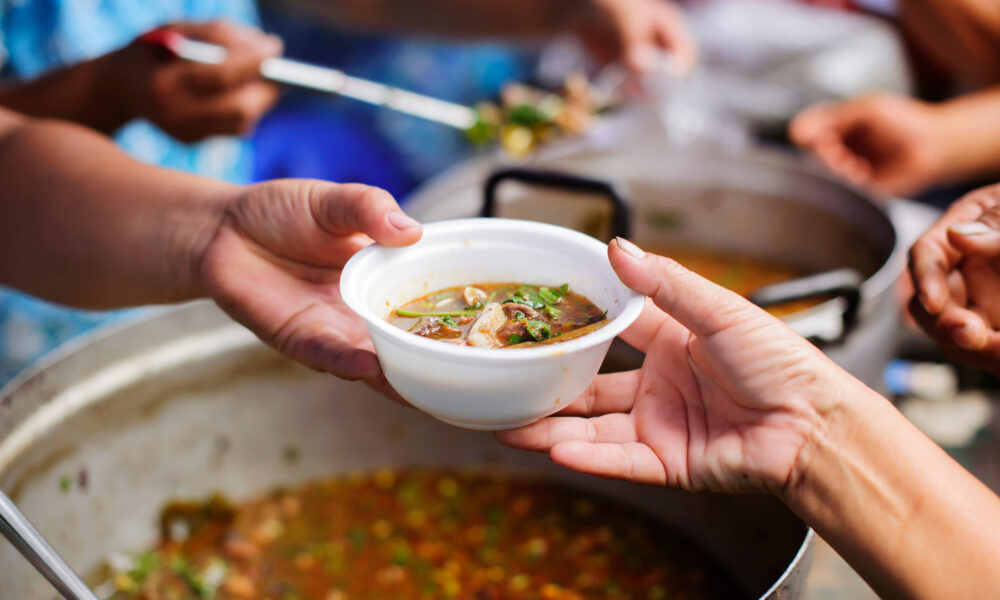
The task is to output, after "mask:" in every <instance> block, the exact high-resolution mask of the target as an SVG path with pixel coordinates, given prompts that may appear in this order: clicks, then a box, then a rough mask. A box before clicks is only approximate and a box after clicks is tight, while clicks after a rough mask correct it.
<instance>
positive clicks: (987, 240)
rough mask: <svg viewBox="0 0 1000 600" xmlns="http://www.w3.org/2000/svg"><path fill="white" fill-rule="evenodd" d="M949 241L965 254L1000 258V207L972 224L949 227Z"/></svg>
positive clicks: (991, 209)
mask: <svg viewBox="0 0 1000 600" xmlns="http://www.w3.org/2000/svg"><path fill="white" fill-rule="evenodd" d="M948 241H949V242H951V243H952V244H953V245H954V246H955V247H956V248H958V250H959V251H960V252H962V253H963V254H970V255H974V256H981V257H984V258H996V257H998V256H1000V207H996V206H994V207H992V208H990V209H988V210H986V211H985V212H983V213H982V214H981V215H980V216H979V218H978V219H976V220H975V221H972V222H971V223H958V224H955V225H952V226H950V227H948Z"/></svg>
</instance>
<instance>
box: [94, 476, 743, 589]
mask: <svg viewBox="0 0 1000 600" xmlns="http://www.w3.org/2000/svg"><path fill="white" fill-rule="evenodd" d="M162 525H163V539H162V541H161V542H160V543H159V545H158V546H157V547H156V548H155V549H153V550H151V551H150V552H148V553H146V554H143V555H141V556H139V557H137V558H136V559H135V561H134V566H133V567H132V568H131V569H130V570H125V571H120V572H117V573H113V574H112V579H111V580H112V581H113V582H114V585H115V587H116V588H117V589H118V591H117V592H116V593H115V594H114V595H113V596H112V599H113V600H196V599H201V598H216V599H218V600H235V599H242V598H260V599H264V598H268V599H274V600H347V599H350V600H385V599H395V600H411V599H412V600H418V599H419V600H442V599H447V598H458V599H468V600H500V599H511V600H518V599H524V600H529V599H531V600H535V599H539V600H540V599H547V600H583V599H584V598H587V599H591V598H597V599H608V600H625V599H643V600H646V599H649V600H666V599H678V598H684V599H686V600H701V599H715V598H720V599H721V598H726V599H731V598H745V597H746V594H744V593H741V591H740V590H739V588H737V587H736V585H735V584H734V583H733V581H732V580H731V579H730V578H729V576H728V575H727V573H726V572H725V571H724V570H723V569H722V568H720V567H719V566H718V565H717V564H716V563H715V562H714V561H712V560H711V559H710V558H709V557H708V556H707V555H706V554H705V553H704V551H702V550H701V548H699V547H698V546H697V545H696V544H694V543H693V542H691V541H690V540H688V539H686V538H684V537H683V536H681V535H679V534H678V533H677V532H675V531H672V530H670V529H668V528H666V527H664V526H663V525H662V524H660V523H658V522H656V521H654V520H652V519H649V518H646V517H644V516H641V515H638V514H636V513H635V511H633V510H628V509H626V508H624V507H621V506H618V505H617V504H615V503H612V502H609V501H607V500H604V499H601V498H599V497H596V496H593V495H590V494H588V493H585V492H582V491H580V490H575V489H571V488H567V487H563V486H560V485H555V484H551V483H547V482H543V481H539V480H533V479H528V478H516V477H510V476H507V475H504V474H498V473H493V474H483V473H472V472H464V473H459V472H454V471H434V470H403V471H395V470H388V469H383V470H378V471H375V472H373V473H367V474H360V475H356V476H352V477H347V478H336V479H326V480H321V481H317V482H314V483H311V484H308V485H305V486H302V487H298V488H294V489H288V490H284V491H279V492H275V493H273V494H271V495H268V496H266V497H263V498H260V499H257V500H251V501H249V502H247V503H245V504H240V505H236V506H230V505H228V504H227V503H226V502H225V501H223V500H220V499H215V500H213V501H210V502H208V503H206V504H203V505H177V506H174V507H171V508H168V509H167V510H166V511H165V512H164V516H163V524H162Z"/></svg>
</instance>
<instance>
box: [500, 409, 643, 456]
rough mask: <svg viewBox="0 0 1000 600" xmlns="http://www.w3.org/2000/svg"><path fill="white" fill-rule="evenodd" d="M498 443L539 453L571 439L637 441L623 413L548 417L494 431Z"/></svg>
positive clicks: (611, 441) (630, 418)
mask: <svg viewBox="0 0 1000 600" xmlns="http://www.w3.org/2000/svg"><path fill="white" fill-rule="evenodd" d="M497 440H498V441H499V442H500V443H501V444H504V445H505V446H511V447H513V448H520V449H521V450H534V451H538V452H544V451H547V450H549V449H550V448H552V447H553V446H555V445H556V444H560V443H562V442H567V441H572V440H578V441H583V442H589V443H609V444H624V443H627V442H634V441H635V440H636V434H635V421H634V420H633V418H632V416H631V415H626V414H622V413H614V414H610V415H603V416H600V417H594V418H592V419H585V418H583V417H548V418H545V419H542V420H540V421H535V422H534V423H532V424H531V425H527V426H525V427H519V428H518V429H511V430H509V431H500V432H497Z"/></svg>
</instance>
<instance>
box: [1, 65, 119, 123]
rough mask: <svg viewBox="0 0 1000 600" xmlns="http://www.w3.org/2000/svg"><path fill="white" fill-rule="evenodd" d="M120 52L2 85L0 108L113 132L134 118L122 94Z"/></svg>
mask: <svg viewBox="0 0 1000 600" xmlns="http://www.w3.org/2000/svg"><path fill="white" fill-rule="evenodd" d="M117 60H120V57H119V56H118V53H111V54H106V55H104V56H101V57H99V58H95V59H93V60H89V61H86V62H83V63H79V64H76V65H72V66H68V67H64V68H60V69H57V70H55V71H52V72H50V73H47V74H45V75H43V76H41V77H39V78H37V79H33V80H29V81H24V82H20V81H18V82H9V83H5V84H3V85H2V86H0V106H2V107H5V108H9V109H11V110H13V111H17V112H19V113H21V114H24V115H29V116H33V117H42V118H50V119H62V120H65V121H72V122H74V123H79V124H81V125H86V126H87V127H90V128H91V129H96V130H97V131H101V132H103V133H108V134H110V133H112V132H114V131H115V130H117V129H118V128H119V127H121V126H122V125H124V124H125V123H126V122H128V121H129V120H130V119H131V115H128V114H127V111H126V110H125V108H124V103H123V102H121V98H120V95H121V94H122V93H123V90H122V89H121V84H122V82H121V81H118V80H117V79H118V78H116V77H114V76H112V74H113V73H115V72H116V71H117V69H116V68H115V65H114V63H115V61H117Z"/></svg>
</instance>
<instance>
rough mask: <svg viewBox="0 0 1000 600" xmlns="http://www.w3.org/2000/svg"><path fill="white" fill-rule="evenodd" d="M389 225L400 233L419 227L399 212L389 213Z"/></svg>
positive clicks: (418, 224)
mask: <svg viewBox="0 0 1000 600" xmlns="http://www.w3.org/2000/svg"><path fill="white" fill-rule="evenodd" d="M389 224H390V225H392V226H393V227H395V228H396V229H398V230H400V231H406V230H407V229H413V228H414V227H420V223H417V222H416V221H414V220H413V219H411V218H410V217H409V216H407V214H406V213H401V212H391V213H389Z"/></svg>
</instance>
